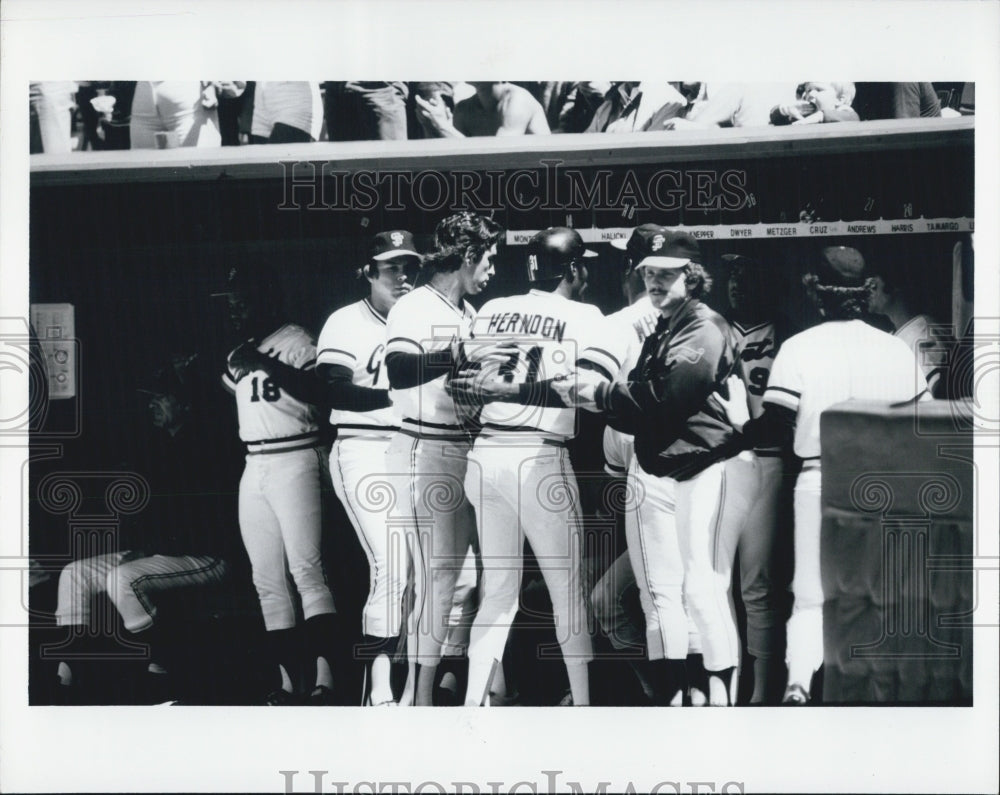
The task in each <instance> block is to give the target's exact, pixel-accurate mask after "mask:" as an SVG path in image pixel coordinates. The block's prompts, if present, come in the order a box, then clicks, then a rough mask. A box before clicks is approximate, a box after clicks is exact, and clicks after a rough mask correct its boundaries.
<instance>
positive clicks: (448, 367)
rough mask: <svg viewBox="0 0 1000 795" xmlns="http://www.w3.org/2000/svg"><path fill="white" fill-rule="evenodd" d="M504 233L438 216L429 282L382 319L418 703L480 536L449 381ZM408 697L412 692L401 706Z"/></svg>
mask: <svg viewBox="0 0 1000 795" xmlns="http://www.w3.org/2000/svg"><path fill="white" fill-rule="evenodd" d="M501 234H502V230H501V228H500V227H499V226H498V225H497V224H496V223H494V222H493V221H492V220H490V219H489V218H486V217H483V216H480V215H476V214H474V213H458V214H456V215H452V216H449V217H448V218H445V219H444V220H442V221H441V222H440V223H439V224H438V226H437V229H436V230H435V243H436V247H437V250H436V251H435V252H434V253H432V254H429V255H427V256H426V257H425V259H424V267H423V278H425V279H426V281H425V283H424V284H423V285H422V286H420V287H418V288H416V289H414V290H412V291H411V292H410V293H408V294H407V295H404V296H403V297H402V298H400V299H399V300H398V301H397V302H396V305H395V306H394V307H393V308H392V309H391V310H390V312H389V316H388V319H387V324H386V325H387V327H386V347H385V367H386V370H387V372H388V375H389V385H390V396H391V399H392V402H393V405H394V406H395V407H397V409H398V411H399V415H400V417H401V421H400V430H399V433H397V434H396V436H395V437H393V439H392V441H391V442H390V444H389V449H388V451H387V453H386V465H387V467H388V469H387V470H386V471H387V472H389V473H393V474H395V475H399V476H401V477H400V481H401V482H400V484H399V488H398V490H397V499H396V510H397V511H400V512H401V513H402V517H403V518H404V519H406V520H407V521H408V524H407V526H406V540H407V547H408V549H409V552H410V555H411V556H412V561H413V571H414V611H413V615H412V616H411V617H410V621H409V623H408V627H407V654H408V656H409V659H410V662H411V666H412V667H411V678H410V682H408V690H409V689H410V686H411V685H412V686H413V687H412V690H413V700H414V703H415V704H417V705H418V706H429V705H431V703H432V701H433V689H434V680H435V677H436V674H437V666H438V663H439V662H440V660H441V649H442V644H443V642H444V639H445V634H446V629H447V625H448V616H449V613H450V611H451V605H452V599H453V596H454V591H455V583H456V581H457V579H458V576H459V573H460V571H461V570H462V567H463V564H464V562H465V559H466V557H467V553H468V551H469V549H470V548H473V547H474V545H475V540H476V539H475V515H474V514H473V512H472V506H471V505H470V504H469V501H468V500H467V499H466V497H465V492H464V488H463V482H464V480H465V472H466V466H467V455H468V452H469V449H470V447H471V444H472V443H471V438H470V435H469V431H468V429H467V428H466V426H465V425H464V424H463V420H462V417H460V416H459V414H458V412H457V410H456V407H455V403H454V402H453V401H452V399H451V397H450V396H449V395H448V393H447V392H445V388H444V385H445V381H446V379H447V378H449V377H450V376H451V374H452V373H453V371H454V369H455V368H456V366H457V365H458V364H459V362H460V358H461V354H460V347H461V346H460V343H461V340H462V339H463V338H467V337H468V336H469V332H470V330H471V327H472V320H473V318H474V317H475V310H474V309H473V308H472V306H471V305H470V304H469V303H468V301H466V300H465V296H467V295H478V294H479V293H481V292H482V291H483V290H484V289H485V287H486V285H487V284H488V282H489V280H490V277H491V276H492V275H493V274H494V266H493V260H494V258H495V257H496V252H497V243H498V241H499V240H500V236H501ZM408 702H409V695H408V693H407V694H405V695H404V698H403V699H401V701H400V703H401V704H404V703H408Z"/></svg>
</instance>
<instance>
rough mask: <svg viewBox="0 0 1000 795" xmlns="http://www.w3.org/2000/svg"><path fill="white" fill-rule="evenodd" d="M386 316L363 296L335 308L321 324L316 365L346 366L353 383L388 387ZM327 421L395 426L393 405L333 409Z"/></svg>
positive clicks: (372, 387) (396, 417) (342, 424)
mask: <svg viewBox="0 0 1000 795" xmlns="http://www.w3.org/2000/svg"><path fill="white" fill-rule="evenodd" d="M385 330H386V319H385V318H384V317H382V315H380V314H379V313H378V312H377V311H376V310H375V308H374V307H373V306H372V305H371V302H370V301H369V300H368V299H367V298H365V299H362V300H361V301H358V302H357V303H354V304H350V305H349V306H345V307H343V308H341V309H338V310H337V311H336V312H334V313H333V314H332V315H330V317H329V318H327V321H326V323H325V324H324V325H323V330H322V331H321V332H320V334H319V342H318V343H317V345H316V347H317V348H318V349H319V353H318V354H317V357H316V363H317V364H329V365H334V366H337V367H346V368H347V369H348V370H350V371H351V373H352V383H354V384H355V385H357V386H363V387H367V388H369V389H385V390H388V389H389V376H388V374H387V373H386V369H385V367H384V366H383V364H382V360H383V357H384V355H385ZM330 424H331V425H336V426H338V427H341V428H343V427H358V426H361V427H370V426H378V427H384V428H396V427H398V425H399V417H398V415H397V412H396V409H395V408H394V407H391V406H390V407H388V408H382V409H376V410H374V411H367V412H358V411H343V410H339V409H333V410H332V411H331V412H330Z"/></svg>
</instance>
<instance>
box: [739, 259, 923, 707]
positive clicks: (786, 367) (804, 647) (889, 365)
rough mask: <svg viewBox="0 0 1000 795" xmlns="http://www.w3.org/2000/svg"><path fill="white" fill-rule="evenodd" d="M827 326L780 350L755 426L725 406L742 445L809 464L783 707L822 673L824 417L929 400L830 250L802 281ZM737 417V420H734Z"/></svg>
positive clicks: (854, 267)
mask: <svg viewBox="0 0 1000 795" xmlns="http://www.w3.org/2000/svg"><path fill="white" fill-rule="evenodd" d="M803 283H804V284H805V285H806V290H807V294H808V296H809V298H810V300H811V301H812V302H813V303H814V304H815V305H816V307H817V309H818V310H819V313H820V315H821V317H822V318H823V320H822V322H821V323H820V324H819V325H817V326H813V327H812V328H810V329H807V330H806V331H803V332H802V333H800V334H796V335H794V336H793V337H791V338H790V339H789V340H788V341H787V342H785V344H784V345H782V346H781V349H780V350H779V351H778V354H777V356H776V357H775V360H774V365H773V366H772V368H771V374H770V378H769V379H768V382H767V387H766V389H765V391H764V395H763V411H762V413H761V415H760V416H759V417H758V418H756V419H753V420H750V421H749V422H746V420H747V419H748V416H749V413H748V409H747V406H746V400H745V399H744V400H742V401H741V400H740V396H738V395H737V394H736V393H735V390H734V392H733V394H732V395H731V396H730V398H729V400H728V401H727V402H723V405H724V406H725V407H726V411H727V413H729V414H730V416H731V419H732V420H733V423H734V425H736V427H737V428H742V430H743V434H744V443H745V444H747V445H752V446H754V447H761V446H767V447H770V446H775V445H776V446H779V447H781V448H782V449H786V450H787V449H792V450H794V452H795V455H797V456H799V457H800V458H802V459H803V465H802V471H801V473H800V474H799V476H798V478H797V480H796V482H795V495H794V509H795V574H794V578H793V580H792V594H793V596H794V605H793V608H792V615H791V618H789V620H788V628H787V633H788V650H787V662H788V686H787V688H786V690H785V695H784V698H783V703H785V704H790V705H801V704H806V703H808V702H809V698H810V687H811V683H812V678H813V675H814V674H815V673H816V671H818V670H819V668H820V666H821V665H822V664H823V587H822V582H821V578H820V526H821V518H822V514H821V496H822V495H821V488H820V485H821V475H820V453H821V450H822V444H821V439H820V415H821V414H822V413H823V411H824V410H825V409H827V408H829V407H830V406H832V405H834V404H835V403H839V402H841V401H844V400H850V399H858V400H884V401H890V402H902V401H907V400H911V399H919V398H921V397H924V396H927V391H926V390H927V382H926V380H925V379H924V375H923V373H922V372H921V371H920V369H919V367H918V365H917V361H916V358H915V357H914V355H913V351H911V350H910V348H909V347H908V346H907V345H906V343H905V342H903V341H902V340H900V339H898V338H895V337H892V336H891V335H889V334H886V333H885V332H883V331H879V330H878V329H876V328H874V327H872V326H870V325H869V324H867V323H866V322H865V321H864V320H863V317H864V316H865V314H866V312H867V306H868V300H869V293H870V285H869V284H868V283H866V281H865V279H864V260H863V259H862V257H861V254H860V253H859V252H858V251H857V250H856V249H853V248H846V247H844V246H835V247H829V248H826V249H824V250H823V255H822V259H821V261H820V263H819V265H818V266H817V267H816V268H815V269H814V272H813V273H809V274H807V275H806V276H805V278H804V279H803ZM737 412H738V414H737Z"/></svg>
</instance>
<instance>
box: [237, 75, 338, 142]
mask: <svg viewBox="0 0 1000 795" xmlns="http://www.w3.org/2000/svg"><path fill="white" fill-rule="evenodd" d="M322 128H323V98H322V96H321V95H320V90H319V83H308V82H305V81H296V80H285V81H280V82H258V83H257V84H256V86H255V87H254V97H253V124H252V126H251V129H250V142H251V143H254V144H296V143H310V142H313V141H318V140H319V134H320V131H321V130H322Z"/></svg>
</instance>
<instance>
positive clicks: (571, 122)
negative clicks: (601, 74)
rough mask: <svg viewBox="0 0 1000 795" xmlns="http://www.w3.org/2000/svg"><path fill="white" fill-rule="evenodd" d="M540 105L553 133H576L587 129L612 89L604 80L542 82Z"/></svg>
mask: <svg viewBox="0 0 1000 795" xmlns="http://www.w3.org/2000/svg"><path fill="white" fill-rule="evenodd" d="M542 87H543V88H542V97H541V99H540V100H539V102H541V103H542V107H543V108H544V109H545V117H546V119H547V120H548V122H549V129H551V130H552V132H554V133H579V132H583V131H584V130H586V129H587V127H589V126H590V122H591V121H592V120H593V118H594V114H595V113H597V109H598V108H599V107H600V106H601V104H602V103H603V102H604V96H605V95H606V94H607V93H608V91H610V90H611V83H609V82H606V81H595V82H581V83H542Z"/></svg>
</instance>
